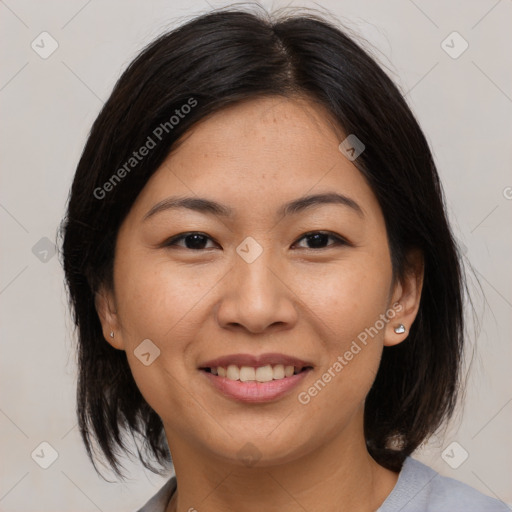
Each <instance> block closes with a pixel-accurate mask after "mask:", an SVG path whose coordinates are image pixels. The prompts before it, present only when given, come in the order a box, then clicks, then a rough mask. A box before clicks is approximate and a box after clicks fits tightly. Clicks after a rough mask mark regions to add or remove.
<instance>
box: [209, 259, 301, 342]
mask: <svg viewBox="0 0 512 512" xmlns="http://www.w3.org/2000/svg"><path fill="white" fill-rule="evenodd" d="M268 252H269V251H263V253H262V254H261V256H260V257H259V258H258V259H256V261H253V262H252V263H247V262H246V261H244V260H243V259H242V258H240V257H238V256H237V257H236V258H237V259H236V260H235V263H234V265H233V268H232V270H231V274H230V275H228V276H226V277H227V279H226V280H225V281H224V283H225V284H224V289H223V291H222V292H223V293H222V298H221V301H220V303H219V304H218V307H217V321H218V323H219V325H220V326H221V327H223V328H224V329H231V330H234V329H245V330H247V331H249V332H251V333H254V334H256V333H264V332H272V331H277V330H287V329H291V328H292V327H293V326H294V325H295V324H296V322H297V317H298V314H297V309H296V306H295V304H296V300H297V296H296V295H295V293H294V291H293V289H292V286H291V283H287V282H286V281H287V278H286V273H284V272H283V271H282V269H281V271H280V269H279V267H278V266H276V264H275V261H271V260H270V258H267V257H266V256H265V253H267V254H268Z"/></svg>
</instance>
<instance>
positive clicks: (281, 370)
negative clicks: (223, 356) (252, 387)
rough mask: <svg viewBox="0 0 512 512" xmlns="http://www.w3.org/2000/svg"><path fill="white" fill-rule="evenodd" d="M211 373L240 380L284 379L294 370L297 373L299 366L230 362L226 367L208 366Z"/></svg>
mask: <svg viewBox="0 0 512 512" xmlns="http://www.w3.org/2000/svg"><path fill="white" fill-rule="evenodd" d="M210 371H211V372H212V374H213V375H218V376H219V377H227V378H228V379H230V380H240V381H241V382H248V381H256V382H270V381H271V380H279V379H284V378H285V377H291V376H292V375H293V374H294V373H295V371H297V373H299V371H300V368H295V367H294V366H291V365H288V366H284V365H282V364H276V365H275V366H271V365H270V364H267V365H265V366H260V367H258V368H254V367H252V366H240V367H238V366H237V365H235V364H230V365H229V366H228V367H227V368H224V367H222V366H218V367H216V368H210Z"/></svg>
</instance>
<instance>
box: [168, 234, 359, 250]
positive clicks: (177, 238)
mask: <svg viewBox="0 0 512 512" xmlns="http://www.w3.org/2000/svg"><path fill="white" fill-rule="evenodd" d="M317 234H319V235H327V236H328V238H331V239H334V240H335V241H336V243H334V244H330V245H328V246H327V247H321V248H319V249H315V248H311V247H303V249H307V250H310V251H321V250H325V249H329V248H330V247H336V246H343V245H350V243H349V242H347V240H345V239H344V238H342V237H341V236H339V235H336V234H335V233H332V232H331V231H308V232H307V233H304V234H303V235H302V236H301V237H300V238H298V239H297V242H298V241H300V240H302V239H304V238H307V237H309V236H312V235H317ZM191 235H201V236H203V237H206V238H208V239H210V240H213V239H212V237H210V236H208V235H207V234H206V233H202V232H200V231H189V232H187V233H181V234H180V235H176V236H174V237H172V238H170V239H169V240H167V241H166V242H164V244H163V246H164V247H172V246H176V247H182V248H183V249H187V250H189V251H194V252H201V251H205V250H206V249H189V248H188V247H183V246H178V244H177V243H176V242H178V241H181V240H184V239H185V238H186V237H187V236H191ZM297 242H295V243H297Z"/></svg>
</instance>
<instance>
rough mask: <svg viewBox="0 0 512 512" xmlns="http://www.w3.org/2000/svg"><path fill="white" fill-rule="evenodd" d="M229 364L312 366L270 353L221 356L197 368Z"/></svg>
mask: <svg viewBox="0 0 512 512" xmlns="http://www.w3.org/2000/svg"><path fill="white" fill-rule="evenodd" d="M230 364H234V365H236V366H255V367H259V366H266V365H268V364H270V365H272V366H275V365H277V364H282V365H283V366H296V367H298V368H304V367H306V366H313V365H312V364H311V363H309V362H307V361H303V360H302V359H298V358H297V357H293V356H288V355H286V354H276V353H271V354H260V355H257V356H255V355H251V354H231V355H228V356H221V357H217V358H215V359H210V360H208V361H205V362H204V363H201V364H200V365H199V368H217V367H219V366H222V367H224V368H225V367H227V366H229V365H230Z"/></svg>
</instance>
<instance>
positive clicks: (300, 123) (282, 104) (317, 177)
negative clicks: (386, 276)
mask: <svg viewBox="0 0 512 512" xmlns="http://www.w3.org/2000/svg"><path fill="white" fill-rule="evenodd" d="M345 137H346V135H345V134H344V133H343V131H342V130H341V128H340V127H339V126H337V125H336V123H335V122H334V120H333V119H332V117H331V116H330V114H329V113H328V112H327V111H326V109H325V108H323V107H321V106H320V105H318V104H317V103H315V102H313V101H310V100H307V99H304V98H293V99H290V98H283V97H265V98H257V99H251V100H247V101H244V102H242V103H237V104H235V105H232V106H229V107H227V108H224V109H222V110H221V111H218V112H216V113H215V114H213V115H210V116H208V117H206V118H204V119H203V120H201V121H200V122H198V123H197V124H196V125H194V126H193V127H192V128H191V129H190V130H188V132H187V133H186V134H185V135H184V136H183V137H182V140H181V141H180V144H179V145H178V146H177V149H176V150H174V151H172V152H171V153H170V155H169V156H168V158H167V159H166V161H165V162H164V163H163V164H162V166H161V167H160V168H159V169H158V170H157V171H156V172H155V174H154V175H153V176H152V177H151V179H150V180H149V182H148V183H147V185H146V187H145V188H144V190H143V191H142V192H141V194H140V197H139V198H138V201H137V203H139V204H140V203H143V205H144V208H146V209H147V207H148V206H149V207H151V206H154V204H155V203H157V202H159V201H162V200H164V199H165V198H166V197H167V196H169V195H175V194H181V195H184V194H186V195H187V196H193V195H197V196H202V197H204V196H205V195H208V196H209V197H211V198H212V199H215V200H217V201H219V202H223V203H226V204H228V205H229V206H230V207H231V208H232V209H233V210H234V211H235V212H237V211H240V212H242V211H243V212H245V213H246V214H247V213H250V212H251V211H253V212H254V211H255V210H254V208H256V207H257V206H258V207H259V208H260V212H261V211H263V210H265V209H268V208H273V207H274V206H271V205H275V208H274V209H275V210H277V207H278V206H280V205H282V204H283V203H284V202H289V201H291V200H293V199H296V198H297V197H301V196H304V195H307V194H315V193H325V192H331V191H334V192H338V193H340V194H344V195H350V196H351V197H353V198H354V200H356V201H357V202H358V203H359V204H360V205H361V206H362V208H363V210H367V209H372V208H375V207H377V208H378V204H377V202H376V198H375V197H374V196H373V193H372V191H371V189H370V187H369V186H368V184H367V183H366V180H365V179H364V177H363V175H362V174H361V172H360V171H359V170H358V169H357V167H356V166H355V165H354V164H353V162H351V161H349V160H348V159H347V158H346V157H345V156H344V155H343V154H342V153H341V151H340V150H339V145H340V142H341V141H342V140H344V138H345ZM356 198H357V199H356ZM150 203H151V204H150ZM248 205H252V207H253V209H250V208H249V209H248V208H247V206H248ZM144 213H147V212H144Z"/></svg>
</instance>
